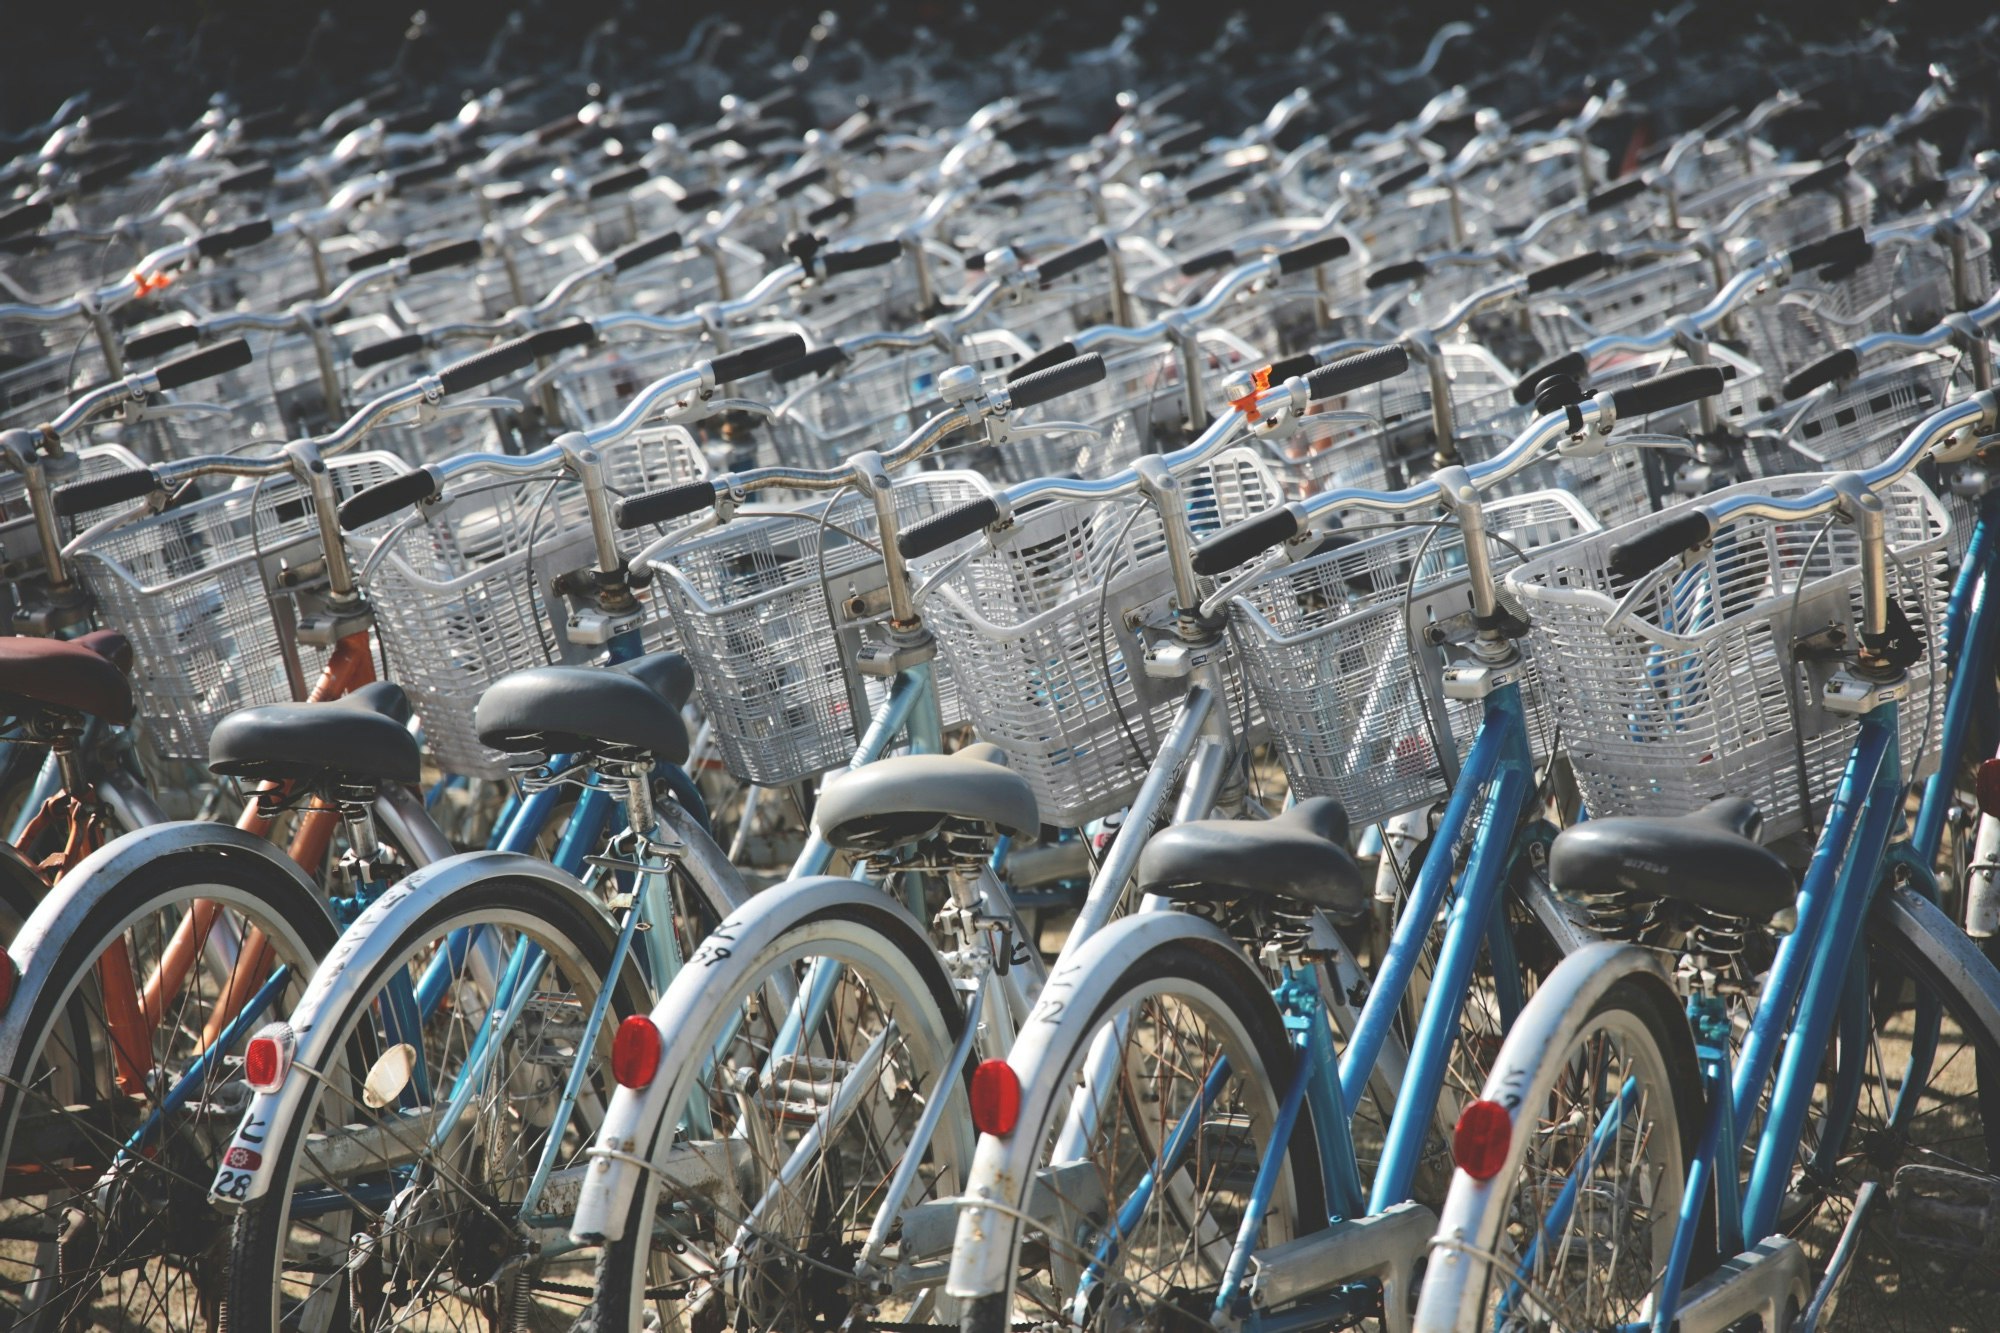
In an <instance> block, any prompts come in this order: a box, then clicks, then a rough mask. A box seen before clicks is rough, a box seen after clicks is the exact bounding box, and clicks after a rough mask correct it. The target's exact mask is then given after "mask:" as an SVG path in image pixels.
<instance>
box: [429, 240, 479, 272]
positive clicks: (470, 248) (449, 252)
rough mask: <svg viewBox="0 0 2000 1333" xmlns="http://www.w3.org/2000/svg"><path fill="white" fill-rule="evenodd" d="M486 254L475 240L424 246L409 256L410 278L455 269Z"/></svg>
mask: <svg viewBox="0 0 2000 1333" xmlns="http://www.w3.org/2000/svg"><path fill="white" fill-rule="evenodd" d="M485 253H486V247H485V245H483V244H482V243H481V242H479V241H476V240H470V241H440V242H438V243H437V244H436V245H429V246H425V247H424V248H423V249H421V250H419V251H417V252H416V253H415V254H413V255H411V256H410V273H411V275H412V276H417V275H421V274H424V273H436V272H438V271H439V270H441V269H447V268H457V267H459V266H460V265H461V264H471V263H475V262H477V261H478V259H479V257H480V256H481V255H483V254H485Z"/></svg>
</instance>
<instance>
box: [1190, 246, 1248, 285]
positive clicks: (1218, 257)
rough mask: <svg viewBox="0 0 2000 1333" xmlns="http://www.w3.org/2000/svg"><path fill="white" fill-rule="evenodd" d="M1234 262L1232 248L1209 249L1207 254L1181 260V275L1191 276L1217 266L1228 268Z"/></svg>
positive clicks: (1212, 269)
mask: <svg viewBox="0 0 2000 1333" xmlns="http://www.w3.org/2000/svg"><path fill="white" fill-rule="evenodd" d="M1235 262H1236V252H1235V251H1234V250H1229V249H1223V250H1210V251H1209V252H1208V253H1207V254H1204V255H1196V256H1195V257H1194V258H1193V259H1183V260H1182V261H1181V276H1182V277H1183V278H1192V277H1194V276H1195V275H1197V274H1200V273H1210V272H1213V271H1214V270H1216V269H1219V268H1228V267H1229V266H1230V265H1231V264H1234V263H1235Z"/></svg>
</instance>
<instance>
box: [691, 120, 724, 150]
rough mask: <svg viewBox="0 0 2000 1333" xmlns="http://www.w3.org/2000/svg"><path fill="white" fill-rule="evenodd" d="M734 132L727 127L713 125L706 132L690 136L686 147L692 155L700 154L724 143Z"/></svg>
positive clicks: (701, 131)
mask: <svg viewBox="0 0 2000 1333" xmlns="http://www.w3.org/2000/svg"><path fill="white" fill-rule="evenodd" d="M732 132H733V131H732V130H731V129H730V128H729V127H728V126H726V125H711V126H709V127H708V128H707V129H705V130H696V131H695V132H694V133H693V134H690V135H689V136H688V137H687V141H686V144H685V145H684V146H685V147H686V148H687V150H688V151H689V152H690V153H699V152H701V151H703V150H704V149H709V148H713V147H715V146H716V145H717V144H719V143H721V142H723V141H724V140H725V139H727V138H728V137H729V136H730V134H731V133H732Z"/></svg>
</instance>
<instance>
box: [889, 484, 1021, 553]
mask: <svg viewBox="0 0 2000 1333" xmlns="http://www.w3.org/2000/svg"><path fill="white" fill-rule="evenodd" d="M999 521H1000V505H999V504H998V502H996V501H995V500H994V499H993V497H992V496H990V495H982V496H980V497H979V498H978V499H977V500H971V501H968V502H967V503H965V504H962V505H960V506H958V508H956V509H947V510H945V511H944V512H943V513H942V514H933V515H932V516H931V517H929V518H927V519H924V520H922V521H920V522H917V523H912V524H910V526H909V527H907V528H904V529H903V530H902V531H901V532H898V533H897V534H896V549H897V550H898V551H900V552H901V553H902V556H903V559H905V560H915V559H917V558H918V557H919V556H926V555H929V554H930V553H931V552H932V551H940V550H943V549H944V548H945V547H947V546H949V545H951V544H952V543H953V542H955V541H957V540H959V539H960V538H961V537H970V536H971V535H972V534H973V533H975V532H978V531H979V530H980V529H981V528H990V527H992V526H993V525H994V524H995V523H998V522H999Z"/></svg>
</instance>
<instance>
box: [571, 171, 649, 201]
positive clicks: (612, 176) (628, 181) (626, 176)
mask: <svg viewBox="0 0 2000 1333" xmlns="http://www.w3.org/2000/svg"><path fill="white" fill-rule="evenodd" d="M652 178H653V173H652V172H650V171H648V170H646V169H645V168H644V167H620V168H619V169H618V170H616V171H607V172H605V173H604V174H603V175H602V176H599V177H597V178H596V179H595V180H593V181H591V182H590V184H588V185H586V186H585V187H584V189H583V193H584V196H585V197H586V198H590V199H602V198H604V197H606V196H607V195H613V194H624V193H626V192H627V191H628V190H636V189H638V188H639V187H640V186H641V185H644V184H645V183H646V182H647V181H649V180H651V179H652Z"/></svg>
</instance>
